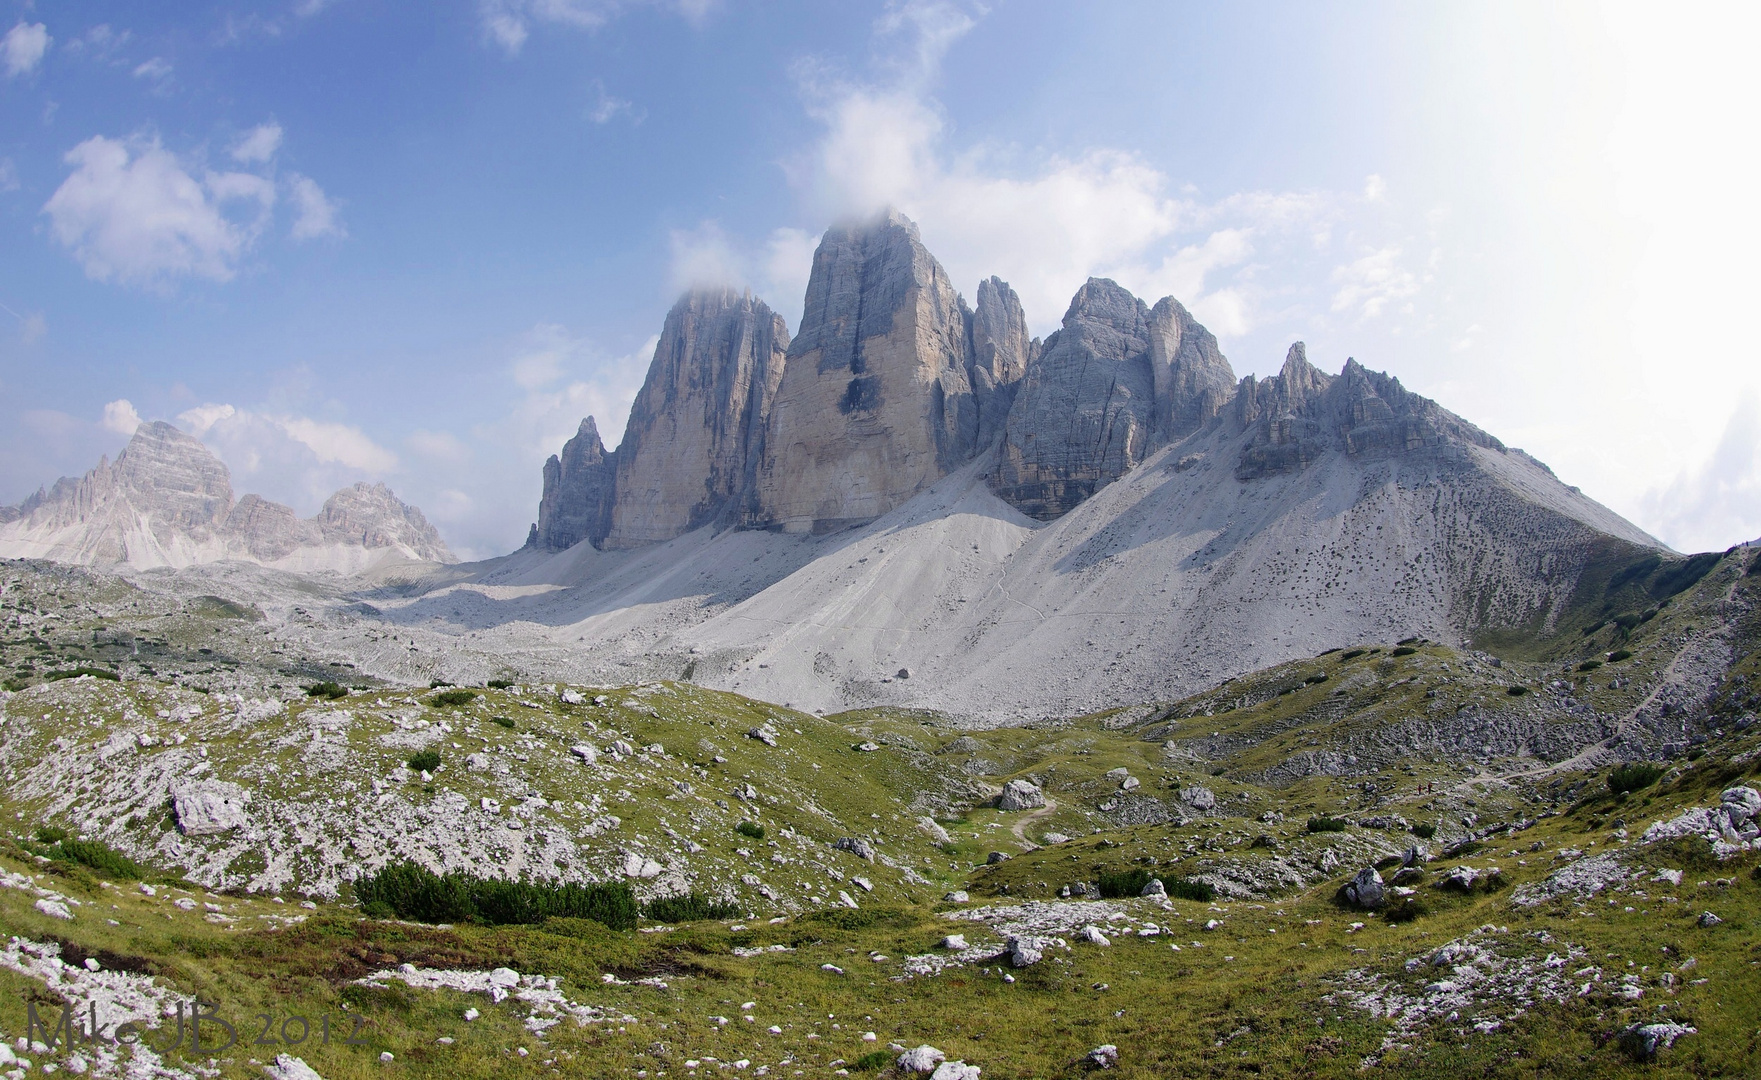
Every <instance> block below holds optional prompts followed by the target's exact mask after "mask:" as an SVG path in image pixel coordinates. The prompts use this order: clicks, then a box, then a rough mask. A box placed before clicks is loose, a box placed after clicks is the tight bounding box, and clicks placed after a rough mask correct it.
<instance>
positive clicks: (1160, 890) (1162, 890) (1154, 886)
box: [1138, 878, 1168, 900]
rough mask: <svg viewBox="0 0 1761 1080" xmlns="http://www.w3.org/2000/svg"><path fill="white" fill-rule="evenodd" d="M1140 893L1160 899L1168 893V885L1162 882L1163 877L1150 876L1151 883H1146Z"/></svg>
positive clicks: (1153, 898)
mask: <svg viewBox="0 0 1761 1080" xmlns="http://www.w3.org/2000/svg"><path fill="white" fill-rule="evenodd" d="M1138 895H1139V896H1145V897H1149V898H1150V899H1152V900H1160V899H1163V898H1164V897H1166V896H1167V895H1168V887H1167V886H1166V885H1163V884H1162V879H1161V878H1150V883H1149V884H1148V885H1145V886H1144V887H1143V891H1142V892H1140V893H1138Z"/></svg>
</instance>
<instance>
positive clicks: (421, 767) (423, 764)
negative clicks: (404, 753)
mask: <svg viewBox="0 0 1761 1080" xmlns="http://www.w3.org/2000/svg"><path fill="white" fill-rule="evenodd" d="M405 764H407V765H409V767H410V768H412V769H414V770H416V771H417V772H433V771H434V770H435V769H438V768H440V751H438V750H418V751H416V752H415V753H414V754H411V755H410V760H409V761H407V762H405Z"/></svg>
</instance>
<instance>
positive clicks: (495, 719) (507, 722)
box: [489, 716, 514, 731]
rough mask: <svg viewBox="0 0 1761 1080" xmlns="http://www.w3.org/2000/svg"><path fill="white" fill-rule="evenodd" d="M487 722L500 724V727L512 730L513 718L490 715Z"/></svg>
mask: <svg viewBox="0 0 1761 1080" xmlns="http://www.w3.org/2000/svg"><path fill="white" fill-rule="evenodd" d="M489 722H490V723H492V724H500V725H501V726H502V727H504V728H507V729H508V730H509V731H512V730H514V722H513V720H512V719H510V718H509V717H506V716H492V717H490V718H489Z"/></svg>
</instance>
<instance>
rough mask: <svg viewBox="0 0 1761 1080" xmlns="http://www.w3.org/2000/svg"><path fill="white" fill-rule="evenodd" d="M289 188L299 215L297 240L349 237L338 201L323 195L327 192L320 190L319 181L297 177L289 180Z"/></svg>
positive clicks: (295, 175)
mask: <svg viewBox="0 0 1761 1080" xmlns="http://www.w3.org/2000/svg"><path fill="white" fill-rule="evenodd" d="M288 188H289V190H290V192H291V193H292V195H293V202H294V207H295V209H296V210H298V212H299V216H298V217H296V218H294V223H293V238H294V239H295V240H314V239H317V238H318V237H320V236H337V237H341V236H347V235H348V230H347V229H344V228H343V227H342V219H341V211H340V208H339V207H338V206H337V204H336V202H335V200H333V199H331V198H330V197H329V196H328V195H326V194H324V189H323V188H321V187H319V186H318V182H317V181H316V180H313V179H312V178H311V177H309V176H301V175H300V174H299V173H294V174H293V175H292V176H290V177H289V178H288Z"/></svg>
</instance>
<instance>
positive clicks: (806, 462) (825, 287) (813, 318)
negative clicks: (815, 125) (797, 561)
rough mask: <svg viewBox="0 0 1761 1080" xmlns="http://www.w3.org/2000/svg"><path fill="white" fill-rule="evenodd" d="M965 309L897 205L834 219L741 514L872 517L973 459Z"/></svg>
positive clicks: (806, 521)
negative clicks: (754, 485)
mask: <svg viewBox="0 0 1761 1080" xmlns="http://www.w3.org/2000/svg"><path fill="white" fill-rule="evenodd" d="M971 319H972V314H971V312H970V310H969V309H968V308H967V306H966V303H965V301H964V300H962V299H961V298H960V294H959V293H958V292H956V291H955V290H954V286H953V284H952V282H950V281H949V279H948V275H947V271H945V270H943V269H942V266H941V264H940V263H938V262H937V261H936V260H935V258H934V256H932V255H930V253H929V252H928V250H926V249H925V248H924V246H923V243H922V241H921V239H920V238H919V236H918V231H917V227H916V225H915V224H913V223H912V222H911V221H910V220H909V219H908V218H906V217H904V215H902V214H899V213H898V212H896V211H889V212H887V213H886V214H883V215H881V216H879V217H877V218H874V219H871V220H869V221H866V222H860V223H854V224H845V225H839V226H834V227H833V228H831V229H828V230H827V231H826V234H825V236H824V238H823V239H822V240H821V241H820V245H819V248H818V250H817V251H815V252H814V256H813V271H812V275H811V277H810V278H809V280H808V285H807V296H806V303H805V306H804V309H803V313H802V318H801V327H800V331H799V333H797V334H796V336H795V339H794V341H792V342H791V343H790V345H789V350H788V357H787V361H786V363H785V366H784V369H783V378H782V383H781V385H780V386H779V388H778V390H777V394H776V400H775V405H774V407H773V409H772V412H771V417H770V424H769V428H768V430H767V432H766V443H765V447H766V448H765V452H764V455H763V463H762V465H761V467H760V470H759V475H758V490H757V496H758V497H757V504H756V509H755V510H754V511H753V512H752V513H751V514H750V515H749V517H748V520H749V521H750V522H752V523H754V524H761V525H766V526H776V527H781V528H783V529H785V530H787V531H791V532H823V531H828V530H831V529H836V528H840V527H843V526H845V525H848V524H852V523H855V522H859V521H867V520H870V519H872V518H875V517H878V516H879V515H880V514H883V513H885V512H886V511H888V510H890V509H892V508H893V507H895V506H897V505H899V504H900V503H902V502H904V501H905V500H906V499H908V498H910V497H911V496H912V495H915V494H917V493H918V492H919V491H922V490H923V489H924V488H926V487H928V486H929V485H930V484H932V483H934V482H935V481H936V480H937V479H939V478H941V477H942V476H944V475H946V474H947V473H948V472H949V471H951V470H952V469H954V468H956V467H958V466H959V465H960V464H962V463H963V462H965V461H966V460H967V459H969V458H970V457H971V456H972V454H973V452H974V450H975V448H976V447H977V445H978V434H979V420H980V414H981V412H982V411H983V410H982V404H983V403H982V402H981V401H980V400H979V398H978V396H977V395H976V394H975V392H974V387H973V383H972V374H971V373H972V369H973V366H974V362H973V355H972V335H971V332H970V327H971Z"/></svg>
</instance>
